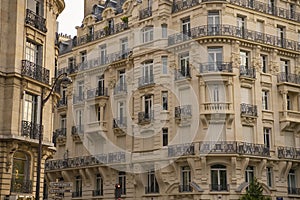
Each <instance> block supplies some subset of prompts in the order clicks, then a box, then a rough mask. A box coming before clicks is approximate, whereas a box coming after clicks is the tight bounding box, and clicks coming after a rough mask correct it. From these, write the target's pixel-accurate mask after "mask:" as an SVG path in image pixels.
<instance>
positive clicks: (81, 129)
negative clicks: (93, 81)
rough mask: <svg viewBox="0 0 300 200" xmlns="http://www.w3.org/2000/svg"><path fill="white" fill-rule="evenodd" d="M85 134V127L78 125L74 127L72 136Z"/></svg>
mask: <svg viewBox="0 0 300 200" xmlns="http://www.w3.org/2000/svg"><path fill="white" fill-rule="evenodd" d="M83 133H84V126H83V125H78V126H72V130H71V134H72V135H78V134H83Z"/></svg>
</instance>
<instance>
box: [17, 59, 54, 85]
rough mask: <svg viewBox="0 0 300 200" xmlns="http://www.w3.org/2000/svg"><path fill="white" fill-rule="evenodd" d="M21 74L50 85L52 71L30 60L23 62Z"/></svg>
mask: <svg viewBox="0 0 300 200" xmlns="http://www.w3.org/2000/svg"><path fill="white" fill-rule="evenodd" d="M21 74H22V75H24V76H28V77H30V78H32V79H34V80H37V81H40V82H42V83H46V84H49V76H50V71H49V70H48V69H46V68H44V67H41V66H39V65H37V64H35V63H33V62H30V61H28V60H22V71H21Z"/></svg>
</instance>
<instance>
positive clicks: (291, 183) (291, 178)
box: [287, 169, 297, 194]
mask: <svg viewBox="0 0 300 200" xmlns="http://www.w3.org/2000/svg"><path fill="white" fill-rule="evenodd" d="M287 179H288V180H287V181H288V192H289V194H293V193H295V192H296V190H297V189H296V173H295V170H294V169H290V171H289V173H288V177H287Z"/></svg>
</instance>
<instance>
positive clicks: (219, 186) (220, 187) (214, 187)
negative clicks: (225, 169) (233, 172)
mask: <svg viewBox="0 0 300 200" xmlns="http://www.w3.org/2000/svg"><path fill="white" fill-rule="evenodd" d="M209 186H210V191H217V192H222V191H229V184H210V185H209Z"/></svg>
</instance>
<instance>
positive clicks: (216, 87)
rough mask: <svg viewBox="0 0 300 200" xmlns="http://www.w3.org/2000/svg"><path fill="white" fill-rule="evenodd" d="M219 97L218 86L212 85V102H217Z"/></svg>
mask: <svg viewBox="0 0 300 200" xmlns="http://www.w3.org/2000/svg"><path fill="white" fill-rule="evenodd" d="M219 100H220V96H219V86H218V85H214V86H213V102H219Z"/></svg>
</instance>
